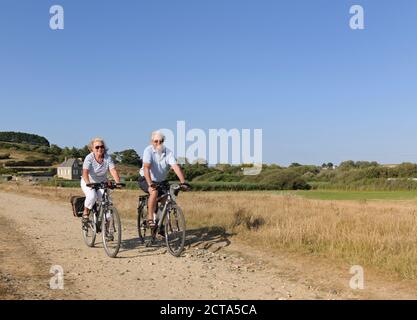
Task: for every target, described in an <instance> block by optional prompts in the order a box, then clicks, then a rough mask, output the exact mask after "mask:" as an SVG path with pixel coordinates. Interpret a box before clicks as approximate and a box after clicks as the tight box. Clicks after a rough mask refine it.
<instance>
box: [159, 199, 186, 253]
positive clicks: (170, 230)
mask: <svg viewBox="0 0 417 320" xmlns="http://www.w3.org/2000/svg"><path fill="white" fill-rule="evenodd" d="M164 224H165V242H166V245H167V249H168V251H169V253H170V254H172V255H173V256H174V257H179V256H180V255H181V253H182V252H183V250H184V244H185V236H186V225H185V218H184V214H183V212H182V209H181V208H180V207H179V206H178V205H173V206H171V207H170V208H169V211H168V212H167V213H166V216H165V219H164Z"/></svg>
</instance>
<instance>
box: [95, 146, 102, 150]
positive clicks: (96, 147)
mask: <svg viewBox="0 0 417 320" xmlns="http://www.w3.org/2000/svg"><path fill="white" fill-rule="evenodd" d="M94 148H95V149H96V150H98V149H104V146H95V147H94Z"/></svg>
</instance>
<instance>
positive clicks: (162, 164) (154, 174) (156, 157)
mask: <svg viewBox="0 0 417 320" xmlns="http://www.w3.org/2000/svg"><path fill="white" fill-rule="evenodd" d="M164 141H165V136H164V134H163V133H162V132H161V131H154V132H152V135H151V145H149V146H148V147H146V148H145V150H144V151H143V157H142V161H143V164H142V168H141V169H140V171H139V174H140V177H139V185H140V187H141V189H142V190H143V191H145V192H146V193H149V200H148V226H150V227H151V228H153V227H155V221H154V219H153V213H154V212H155V209H156V204H157V198H158V196H161V195H162V193H163V192H165V190H162V189H161V188H157V186H156V183H160V182H165V181H166V177H167V175H168V171H169V169H170V168H172V169H173V170H174V172H175V174H176V175H177V176H178V179H179V180H180V182H181V184H182V185H185V186H187V184H186V182H185V178H184V173H183V172H182V170H181V167H180V166H179V165H178V164H177V160H176V159H175V156H174V153H173V152H172V151H171V150H169V149H168V148H166V147H165V146H164Z"/></svg>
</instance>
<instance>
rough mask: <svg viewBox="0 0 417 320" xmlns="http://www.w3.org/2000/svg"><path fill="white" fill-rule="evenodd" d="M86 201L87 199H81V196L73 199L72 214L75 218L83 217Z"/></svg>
mask: <svg viewBox="0 0 417 320" xmlns="http://www.w3.org/2000/svg"><path fill="white" fill-rule="evenodd" d="M84 201H85V197H80V196H72V197H71V206H72V213H73V215H74V217H81V216H82V215H83V211H84Z"/></svg>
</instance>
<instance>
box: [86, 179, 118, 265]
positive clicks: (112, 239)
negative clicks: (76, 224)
mask: <svg viewBox="0 0 417 320" xmlns="http://www.w3.org/2000/svg"><path fill="white" fill-rule="evenodd" d="M87 186H88V187H91V188H93V189H94V190H96V191H97V190H99V189H103V190H104V192H103V196H102V198H101V201H99V202H96V203H95V204H94V206H93V208H92V209H91V210H90V213H89V216H88V222H87V223H86V225H83V226H82V234H83V238H84V242H85V244H86V245H87V246H88V247H94V244H95V240H96V235H97V233H100V232H101V233H102V237H103V246H104V250H105V251H106V253H107V255H108V256H109V257H111V258H114V257H116V255H117V253H118V252H119V249H120V244H121V241H122V227H121V223H120V216H119V213H118V212H117V209H116V208H115V207H114V206H113V203H112V201H111V198H110V194H109V190H113V189H116V188H118V187H124V186H125V184H124V183H113V182H112V183H111V184H107V182H102V183H89V184H87ZM103 230H104V232H103Z"/></svg>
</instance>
